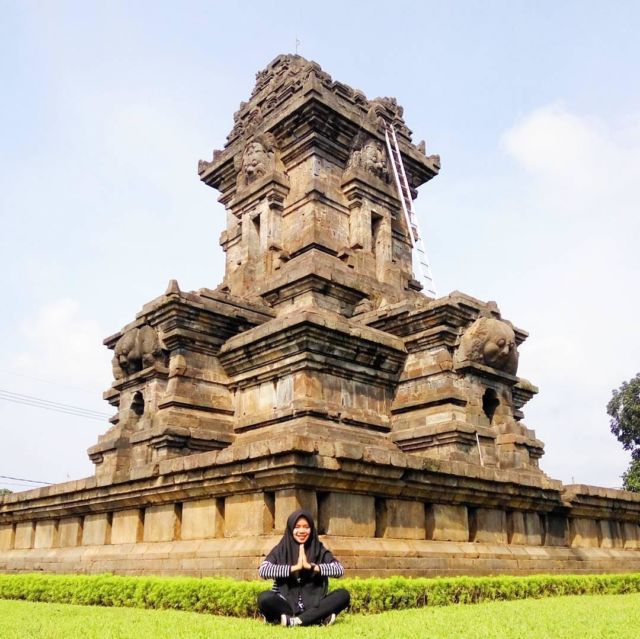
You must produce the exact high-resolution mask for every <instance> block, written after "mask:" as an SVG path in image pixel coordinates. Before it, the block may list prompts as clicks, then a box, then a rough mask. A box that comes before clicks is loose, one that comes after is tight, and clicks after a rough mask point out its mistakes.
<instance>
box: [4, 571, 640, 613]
mask: <svg viewBox="0 0 640 639" xmlns="http://www.w3.org/2000/svg"><path fill="white" fill-rule="evenodd" d="M332 584H333V586H334V587H343V588H347V589H348V590H349V591H350V593H351V612H361V613H376V612H383V611H385V610H399V609H403V608H420V607H422V606H447V605H450V604H470V603H480V602H483V601H506V600H512V599H525V598H528V597H531V598H541V597H554V596H558V595H585V594H590V595H593V594H602V595H604V594H622V593H631V592H640V574H620V575H580V576H573V575H558V576H551V575H535V576H530V577H454V578H435V579H426V578H417V579H407V578H404V577H392V578H386V579H341V580H340V581H339V582H337V581H335V580H333V582H332ZM268 586H269V584H268V582H264V581H235V580H233V579H223V578H205V579H197V578H185V577H118V576H114V575H48V574H17V575H0V599H22V600H26V601H43V602H49V603H70V604H80V605H88V606H124V607H133V608H154V609H168V608H170V609H174V610H188V611H192V612H203V613H209V614H216V615H228V616H234V617H251V616H254V615H255V614H256V604H255V602H256V597H257V596H258V593H259V592H261V591H262V590H265V589H266V588H268Z"/></svg>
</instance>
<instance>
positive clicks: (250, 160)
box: [242, 142, 269, 182]
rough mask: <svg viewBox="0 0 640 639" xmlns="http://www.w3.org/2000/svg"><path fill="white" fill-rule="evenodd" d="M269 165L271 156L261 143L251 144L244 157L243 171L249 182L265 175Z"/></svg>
mask: <svg viewBox="0 0 640 639" xmlns="http://www.w3.org/2000/svg"><path fill="white" fill-rule="evenodd" d="M268 165H269V154H268V153H267V152H266V151H265V149H264V147H263V146H262V144H260V142H250V143H249V144H248V145H247V148H246V149H245V150H244V153H243V155H242V170H243V171H244V175H245V178H246V180H247V182H251V181H252V180H254V179H255V178H257V177H259V176H261V175H264V174H265V173H266V172H267V167H268Z"/></svg>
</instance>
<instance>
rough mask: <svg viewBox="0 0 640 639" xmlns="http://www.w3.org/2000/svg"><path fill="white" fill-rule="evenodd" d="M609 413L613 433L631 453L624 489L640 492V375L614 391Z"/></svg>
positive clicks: (609, 404) (624, 477) (623, 477)
mask: <svg viewBox="0 0 640 639" xmlns="http://www.w3.org/2000/svg"><path fill="white" fill-rule="evenodd" d="M607 413H608V414H609V417H611V421H610V422H609V424H610V426H611V432H612V433H613V434H614V435H615V436H616V437H617V439H618V441H619V442H620V443H621V444H622V447H623V448H624V449H625V450H628V451H631V463H630V464H629V468H627V470H626V472H625V473H624V475H622V480H623V487H624V488H625V489H626V490H632V491H634V492H640V373H638V374H637V375H636V376H635V377H634V378H632V379H630V380H629V381H628V382H622V385H621V386H620V388H619V389H618V390H614V391H613V396H612V397H611V400H610V401H609V403H608V404H607Z"/></svg>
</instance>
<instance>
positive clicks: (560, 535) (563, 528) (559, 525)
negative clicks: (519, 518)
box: [544, 515, 569, 546]
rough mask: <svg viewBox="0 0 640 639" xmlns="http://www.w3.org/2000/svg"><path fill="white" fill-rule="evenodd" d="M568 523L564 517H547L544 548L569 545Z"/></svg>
mask: <svg viewBox="0 0 640 639" xmlns="http://www.w3.org/2000/svg"><path fill="white" fill-rule="evenodd" d="M568 537H569V522H568V521H567V518H566V517H565V516H564V515H547V517H546V533H545V536H544V544H545V546H567V545H568V544H569V541H568Z"/></svg>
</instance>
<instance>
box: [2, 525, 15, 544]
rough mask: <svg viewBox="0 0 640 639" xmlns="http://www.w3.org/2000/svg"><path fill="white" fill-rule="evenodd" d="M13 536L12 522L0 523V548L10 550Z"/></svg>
mask: <svg viewBox="0 0 640 639" xmlns="http://www.w3.org/2000/svg"><path fill="white" fill-rule="evenodd" d="M14 538H15V528H14V527H13V524H2V525H0V550H11V549H12V548H13V541H14Z"/></svg>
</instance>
